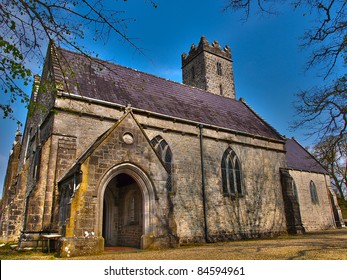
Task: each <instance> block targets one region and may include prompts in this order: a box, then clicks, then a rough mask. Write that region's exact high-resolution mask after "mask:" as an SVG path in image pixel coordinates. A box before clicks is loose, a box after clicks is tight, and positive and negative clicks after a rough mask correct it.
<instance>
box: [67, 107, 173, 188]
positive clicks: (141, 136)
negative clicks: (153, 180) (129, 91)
mask: <svg viewBox="0 0 347 280" xmlns="http://www.w3.org/2000/svg"><path fill="white" fill-rule="evenodd" d="M123 162H130V163H132V164H135V165H137V166H138V167H139V168H141V169H143V170H145V171H146V172H148V173H149V174H150V175H152V176H153V177H158V175H157V174H166V173H168V172H167V169H166V164H165V163H164V161H163V160H162V159H161V158H160V157H159V156H158V154H157V153H156V151H155V150H154V149H153V147H152V145H151V144H150V139H149V138H148V137H147V135H146V133H145V132H144V130H143V129H142V128H141V126H140V125H139V123H138V122H137V121H136V119H135V116H134V115H133V113H132V112H131V111H130V112H127V113H125V114H124V116H123V117H122V118H121V119H120V120H119V121H118V122H117V123H115V124H114V125H113V126H112V127H111V128H110V129H109V130H107V131H106V132H105V133H103V134H102V135H100V136H99V137H98V139H96V141H95V142H94V143H93V144H92V145H91V146H90V148H89V149H87V150H86V151H85V153H83V154H82V155H81V156H80V158H79V159H78V160H77V161H76V163H75V164H74V165H73V166H72V167H71V168H70V170H69V171H68V172H67V173H66V174H65V175H64V176H63V177H62V178H61V179H60V182H64V181H65V180H66V179H68V178H69V177H71V176H72V174H74V173H75V172H77V171H78V170H77V169H78V168H79V166H81V165H83V164H87V165H88V166H89V170H90V171H92V172H90V171H89V172H88V176H89V179H88V184H89V186H90V188H91V189H93V190H94V191H95V192H97V184H98V182H99V181H100V179H101V177H102V175H103V174H105V173H106V172H107V170H108V169H110V168H112V167H113V166H115V165H117V164H120V163H123ZM150 163H151V164H150ZM153 163H156V164H153ZM154 166H155V168H154ZM153 168H154V169H156V170H152V169H153ZM160 180H163V181H165V180H166V178H160Z"/></svg>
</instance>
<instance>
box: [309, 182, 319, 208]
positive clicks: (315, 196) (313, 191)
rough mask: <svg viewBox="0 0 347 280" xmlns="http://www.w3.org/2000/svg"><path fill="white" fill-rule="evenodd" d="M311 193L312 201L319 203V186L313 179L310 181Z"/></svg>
mask: <svg viewBox="0 0 347 280" xmlns="http://www.w3.org/2000/svg"><path fill="white" fill-rule="evenodd" d="M310 194H311V201H312V203H313V204H318V203H319V200H318V194H317V188H316V185H315V183H313V181H311V182H310Z"/></svg>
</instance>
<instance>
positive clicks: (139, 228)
mask: <svg viewBox="0 0 347 280" xmlns="http://www.w3.org/2000/svg"><path fill="white" fill-rule="evenodd" d="M142 235H143V195H142V192H141V189H140V187H139V186H138V184H137V183H136V181H135V180H134V178H133V177H131V176H130V175H128V174H125V173H120V174H118V175H117V176H115V177H114V178H112V179H111V180H110V182H109V183H108V184H107V187H106V188H105V192H104V200H103V217H102V236H103V238H104V241H105V247H115V246H117V247H118V246H122V247H123V246H124V247H134V248H141V236H142Z"/></svg>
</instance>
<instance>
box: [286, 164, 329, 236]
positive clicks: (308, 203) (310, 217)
mask: <svg viewBox="0 0 347 280" xmlns="http://www.w3.org/2000/svg"><path fill="white" fill-rule="evenodd" d="M289 172H290V175H291V176H292V177H293V179H294V182H295V185H296V189H297V194H298V201H299V206H300V213H301V219H302V224H303V226H304V228H305V231H314V230H322V229H327V228H333V227H334V226H335V222H334V216H333V212H332V208H331V203H330V197H329V190H328V184H330V182H329V177H328V176H326V175H325V174H319V173H309V172H304V171H296V170H290V171H289ZM311 181H313V182H314V184H315V185H316V189H317V194H318V203H313V202H312V200H311V194H310V182H311Z"/></svg>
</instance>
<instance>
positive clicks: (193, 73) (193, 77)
mask: <svg viewBox="0 0 347 280" xmlns="http://www.w3.org/2000/svg"><path fill="white" fill-rule="evenodd" d="M191 71H192V79H193V80H195V67H194V66H193V67H192V70H191Z"/></svg>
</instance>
